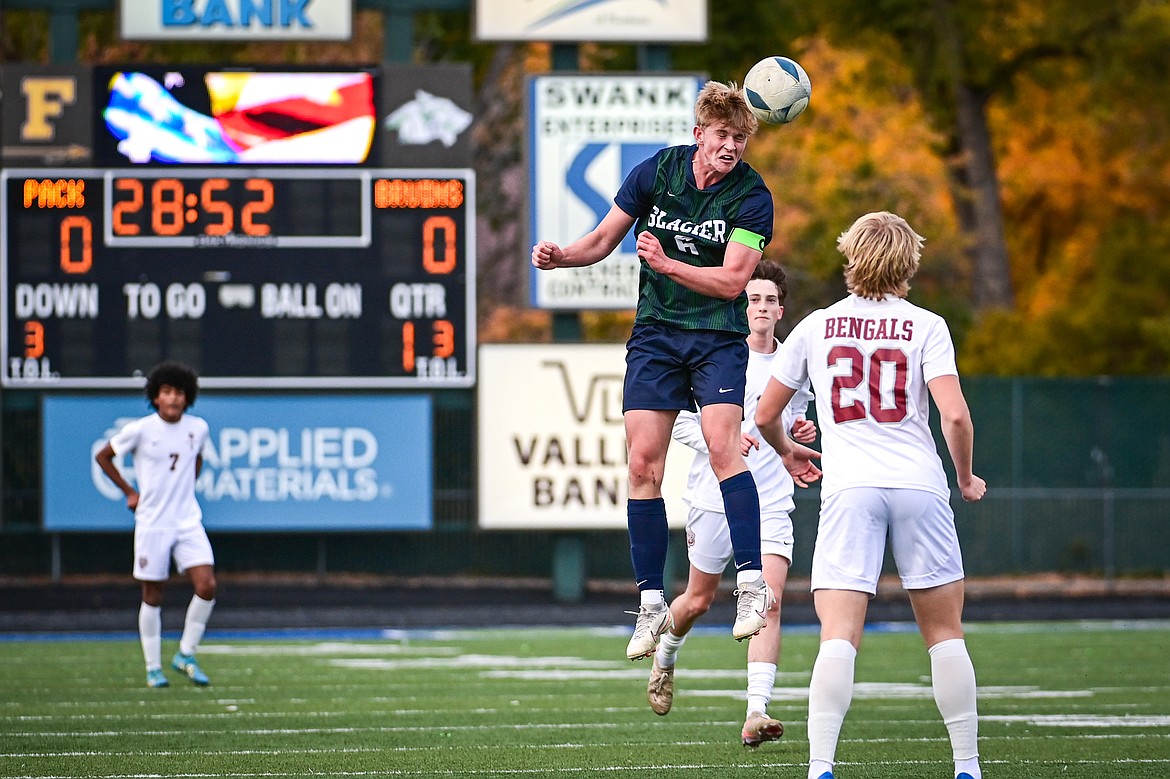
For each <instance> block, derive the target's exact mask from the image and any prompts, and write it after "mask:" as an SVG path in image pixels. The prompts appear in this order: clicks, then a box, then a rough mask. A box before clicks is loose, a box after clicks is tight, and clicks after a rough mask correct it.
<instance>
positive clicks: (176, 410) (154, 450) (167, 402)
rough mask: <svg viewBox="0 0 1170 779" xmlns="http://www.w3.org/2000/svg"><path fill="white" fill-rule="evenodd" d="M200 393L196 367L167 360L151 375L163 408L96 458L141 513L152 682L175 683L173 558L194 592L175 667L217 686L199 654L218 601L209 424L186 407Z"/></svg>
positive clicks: (157, 404)
mask: <svg viewBox="0 0 1170 779" xmlns="http://www.w3.org/2000/svg"><path fill="white" fill-rule="evenodd" d="M198 391H199V380H198V377H197V376H196V375H195V372H194V371H193V370H191V369H190V368H189V367H187V366H186V365H183V364H181V363H177V362H171V361H168V362H163V363H160V364H159V365H158V366H156V367H155V368H154V369H153V370H152V371H151V372H150V375H149V376H148V377H147V380H146V397H147V398H148V399H149V400H150V405H151V406H152V407H154V409H155V411H156V413H154V414H150V415H149V416H145V417H142V418H141V419H136V420H134V421H133V422H130V423H128V424H127V425H126V426H125V427H123V428H122V429H121V430H119V431H118V432H117V433H116V434H115V435H114V437H113V438H111V439H110V441H109V443H107V444H106V445H105V446H104V447H102V449H101V451H99V452H98V453H97V455H96V457H95V459H96V460H97V462H98V465H100V466H101V469H102V471H104V472H105V474H106V475H107V476H109V477H110V479H111V480H112V481H113V482H114V484H116V485H117V486H118V489H120V490H122V492H123V493H124V494H125V495H126V506H127V508H129V509H130V510H131V511H133V512H134V578H135V579H138V580H139V581H141V582H142V605H141V606H140V607H139V610H138V633H139V638H140V639H141V642H142V654H143V656H144V658H145V660H146V684H147V686H148V687H166V686H168V684H169V682H168V681H167V677H166V675H165V674H163V671H162V601H163V592H164V589H165V587H166V582H167V578H168V576H169V575H170V567H171V558H172V557H174V560H175V567H176V568H177V569H178V571H179V573H184V572H185V573H186V574H187V575H188V576H189V577H190V579H191V584H192V586H193V587H194V589H195V594H194V596H193V597H192V598H191V602H190V604H189V605H188V606H187V616H186V620H185V622H184V625H183V634H182V636H181V637H180V639H179V650H178V652H176V653H175V656H174V658H172V660H171V667H172V668H174V669H175V670H176V671H180V672H181V673H184V674H186V675H187V677H188V678H190V679H191V681H192V682H194V683H195V684H197V685H200V686H203V685H207V684H210V680H208V678H207V674H205V673H204V672H203V670H202V669H201V668H200V667H199V663H198V662H196V660H195V652H196V650H197V649H198V648H199V643H200V642H201V641H202V640H203V633H204V631H205V630H206V629H207V621H208V620H209V619H210V618H211V611H212V609H213V608H214V606H215V557H214V555H213V554H212V551H211V542H210V541H209V540H208V538H207V532H206V531H205V530H204V529H203V512H202V510H201V509H200V508H199V502H198V501H197V500H196V499H195V479H196V477H197V476H198V475H199V470H200V469H201V468H202V466H203V454H202V452H203V445H204V444H205V443H206V442H207V437H208V427H207V422H205V421H204V420H203V419H201V418H200V417H196V416H192V415H190V414H188V413H186V411H187V409H188V408H190V407H191V406H193V405H195V397H196V395H197V394H198ZM130 454H133V456H134V477H135V481H136V482H137V485H138V486H137V488H135V487H134V486H132V485H131V484H130V483H129V482H128V481H127V480H126V479H125V478H124V477H123V476H122V472H121V470H119V466H118V464H117V463H116V462H115V458H122V460H121V462H122V467H123V468H125V460H124V458H125V457H126V456H127V455H130Z"/></svg>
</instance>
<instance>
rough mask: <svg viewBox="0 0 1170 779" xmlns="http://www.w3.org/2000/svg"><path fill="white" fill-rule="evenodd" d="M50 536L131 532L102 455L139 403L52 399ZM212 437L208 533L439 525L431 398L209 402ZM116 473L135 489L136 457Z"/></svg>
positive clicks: (204, 404)
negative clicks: (64, 532)
mask: <svg viewBox="0 0 1170 779" xmlns="http://www.w3.org/2000/svg"><path fill="white" fill-rule="evenodd" d="M43 413H44V507H45V508H44V529H45V530H48V531H57V530H78V531H81V530H84V531H114V530H122V531H126V532H132V531H133V528H134V515H133V514H132V513H131V512H130V511H129V510H127V508H126V498H125V496H124V495H123V494H122V493H121V491H120V490H118V488H117V487H115V486H114V484H113V482H111V481H110V480H109V478H107V477H106V475H105V474H104V473H102V471H101V469H100V468H99V467H98V465H97V463H96V462H94V455H95V454H96V453H97V452H98V450H100V449H101V448H102V447H103V446H105V444H106V442H107V441H109V439H110V437H111V436H112V435H113V434H114V433H115V432H116V431H117V430H119V429H120V428H121V427H122V426H123V425H124V424H125V423H126V422H129V421H130V420H132V419H136V418H138V417H142V416H146V415H147V414H148V413H153V412H152V410H151V409H150V408H149V407H148V406H147V405H146V400H145V398H144V397H143V396H142V395H136V396H121V397H109V396H103V397H94V396H81V395H51V396H46V397H45V399H44V405H43ZM190 413H192V414H195V415H197V416H201V417H203V418H204V419H206V420H207V423H208V425H209V426H210V428H211V437H210V440H209V441H208V444H207V447H206V448H205V449H204V451H203V469H202V472H201V473H200V475H199V478H198V480H197V482H196V485H195V490H196V494H197V497H198V499H199V504H200V505H201V506H202V507H203V523H204V525H205V526H206V527H207V529H208V530H209V531H216V530H228V531H358V530H426V529H429V528H430V527H431V525H432V522H433V512H432V505H433V498H432V492H433V491H432V479H431V474H432V452H431V449H432V441H431V399H430V397H429V396H426V395H403V396H395V397H382V398H349V397H344V398H321V397H308V396H284V397H277V396H266V397H251V396H231V395H201V396H200V397H199V399H198V402H197V403H196V405H195V407H194V408H193V409H191V411H190ZM115 462H116V463H117V465H118V467H119V470H120V471H121V472H122V474H123V475H124V476H125V477H126V478H127V480H128V481H130V482H131V483H132V484H133V483H134V461H133V456H119V457H118V458H117V459H116V460H115Z"/></svg>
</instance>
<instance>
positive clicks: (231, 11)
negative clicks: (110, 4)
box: [118, 0, 353, 41]
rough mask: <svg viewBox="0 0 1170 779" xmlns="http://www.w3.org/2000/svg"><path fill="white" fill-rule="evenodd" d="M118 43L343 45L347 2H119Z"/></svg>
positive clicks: (349, 21)
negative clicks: (181, 42) (166, 41)
mask: <svg viewBox="0 0 1170 779" xmlns="http://www.w3.org/2000/svg"><path fill="white" fill-rule="evenodd" d="M118 19H119V25H118V28H119V31H120V32H121V35H122V40H126V41H139V40H174V41H207V40H212V41H347V40H349V39H350V38H352V37H353V3H352V2H350V0H120V1H119V3H118Z"/></svg>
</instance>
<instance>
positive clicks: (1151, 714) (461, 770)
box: [0, 622, 1170, 779]
mask: <svg viewBox="0 0 1170 779" xmlns="http://www.w3.org/2000/svg"><path fill="white" fill-rule="evenodd" d="M5 638H12V637H11V636H8V637H3V636H0V639H5ZM626 638H627V636H626V632H625V629H624V628H623V629H621V630H620V631H619V630H617V629H614V630H585V629H580V630H573V629H559V628H558V629H509V630H467V631H451V632H444V633H427V632H421V631H419V632H414V631H412V632H409V633H404V632H385V633H382V632H377V631H364V632H360V633H356V632H350V633H334V634H329V633H319V634H295V633H292V634H285V635H283V636H271V637H268V636H260V635H244V634H239V635H236V634H231V633H226V632H220V633H216V632H215V631H212V632H211V633H209V635H208V637H207V640H206V641H205V643H204V646H203V648H202V649H201V651H200V655H199V656H200V660H201V663H202V665H203V667H204V669H205V670H206V671H207V673H208V674H209V675H210V676H211V679H212V686H211V687H208V688H197V687H195V686H193V685H191V684H190V683H189V682H188V681H187V680H186V679H185V678H183V677H180V676H179V675H178V674H177V673H175V672H174V671H170V670H169V669H168V672H167V674H168V676H169V677H170V679H171V686H170V687H169V688H167V689H162V690H150V689H147V688H146V687H144V685H143V681H144V674H143V671H142V663H141V653H140V650H139V646H138V643H137V639H136V636H134V635H132V634H125V635H123V636H115V637H103V638H95V639H93V640H45V641H29V640H0V707H2V724H0V753H2V754H0V776H4V777H22V778H23V777H28V778H29V779H46V778H48V777H123V778H125V779H131V778H134V779H139V778H146V777H199V778H202V777H208V778H215V779H218V778H220V777H222V778H224V779H228V778H230V779H242V778H245V777H309V776H327V777H382V776H385V777H504V776H532V777H582V776H597V777H600V776H606V777H612V776H628V777H698V776H704V777H720V778H722V777H743V778H744V779H747V778H748V777H751V778H752V779H759V777H762V776H767V777H792V779H804V777H805V771H806V769H805V759H806V757H807V749H808V742H807V740H806V731H805V727H804V722H803V719H804V716H805V713H806V687H807V684H808V679H809V670H810V668H811V666H812V661H813V657H814V653H815V650H816V640H817V639H816V635H815V634H814V633H813V632H812V631H811V630H810V629H807V628H804V629H790V630H788V631H787V633H786V635H785V638H784V648H783V656H782V658H781V673H780V674H779V676H778V678H777V683H776V693H775V697H774V699H773V703H772V706H771V708H770V713H771V714H772V715H773V716H776V717H778V718H779V719H781V720H783V721H784V723H785V725H786V727H787V732H786V733H785V735H784V737H783V739H781V740H780V741H779V742H776V743H771V744H765V745H763V746H762V747H760V748H759V749H758V750H755V751H751V750H747V749H745V748H744V747H743V746H741V745H740V743H739V738H738V736H739V728H740V725H741V724H742V721H743V716H744V702H743V689H744V676H745V669H744V653H745V647H744V646H743V645H740V644H737V643H735V642H734V641H732V640H731V638H730V636H729V635H728V634H727V631H726V630H723V629H721V630H719V631H717V632H716V631H704V632H701V633H697V634H694V635H692V637H691V638H690V639H689V640H688V642H687V644H686V645H685V646H684V647H683V649H682V652H681V654H680V657H679V666H678V669H679V670H678V673H677V683H676V684H677V686H676V697H675V706H674V710H673V711H672V712H671V713H670V714H669V715H668V716H666V717H658V716H655V715H654V714H653V713H652V712H651V711H650V709H649V708H648V707H647V705H646V702H645V692H644V691H645V682H646V676H647V674H648V673H649V670H650V666H649V663H648V662H640V663H630V662H629V661H627V660H626V659H625V658H624V656H623V652H624V647H625V642H626ZM175 643H176V638H175V636H173V635H168V636H167V637H166V640H165V642H164V647H163V652H164V656H165V657H168V658H169V656H170V655H171V654H172V653H173V652H174V648H175ZM968 645H969V647H970V651H971V655H972V657H973V659H974V661H975V667H976V672H977V674H978V680H979V687H980V700H979V706H980V712H979V713H980V737H981V738H980V748H981V756H982V760H983V767H984V774H985V776H986V777H988V779H993V778H994V779H1025V778H1027V779H1033V778H1034V777H1062V778H1065V779H1077V778H1083V779H1100V778H1101V777H1149V778H1150V779H1153V778H1154V777H1158V778H1159V779H1165V777H1168V776H1170V661H1168V660H1167V657H1168V656H1170V624H1167V623H1164V622H1161V623H1152V622H1145V623H1142V622H1135V623H1126V624H1122V623H1046V624H1041V623H1026V624H1024V623H1013V624H975V625H972V626H970V632H969V634H968ZM928 673H929V666H928V663H927V659H926V653H925V651H924V650H923V648H922V646H921V642H920V639H919V638H918V635H917V634H916V633H913V632H907V631H906V630H904V629H901V628H898V627H895V628H892V629H874V630H871V631H869V632H867V634H866V638H865V642H864V644H863V646H862V653H861V655H860V658H859V660H858V666H857V684H856V688H855V693H854V704H853V708H852V710H851V711H850V714H849V717H848V718H847V719H846V721H845V728H844V731H843V733H842V741H841V746H840V750H839V752H838V759H839V763H838V768H837V772H836V773H837V777H838V779H852V777H858V779H860V778H861V777H865V778H866V779H887V778H888V779H895V777H896V778H897V779H905V778H906V777H923V778H924V779H926V778H933V777H938V778H939V779H949V778H950V777H951V776H952V771H951V761H950V748H949V745H948V743H947V740H946V733H945V729H944V728H943V725H942V723H941V721H940V720H939V716H938V712H937V710H936V709H935V706H934V701H933V698H932V696H931V691H930V686H929V679H928V677H927V675H928Z"/></svg>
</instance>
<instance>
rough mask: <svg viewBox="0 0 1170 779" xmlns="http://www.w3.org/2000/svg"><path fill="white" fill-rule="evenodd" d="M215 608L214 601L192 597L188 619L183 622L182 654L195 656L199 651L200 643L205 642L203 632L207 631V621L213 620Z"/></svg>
mask: <svg viewBox="0 0 1170 779" xmlns="http://www.w3.org/2000/svg"><path fill="white" fill-rule="evenodd" d="M213 608H215V601H214V600H203V598H200V597H199V596H198V595H192V596H191V603H190V604H189V605H188V606H187V618H186V619H185V620H184V621H183V636H182V638H180V639H179V651H180V652H182V653H183V654H185V655H193V654H195V651H196V650H197V649H199V642H200V641H202V640H203V632H204V631H205V630H207V621H208V620H209V619H211V610H212V609H213Z"/></svg>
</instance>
